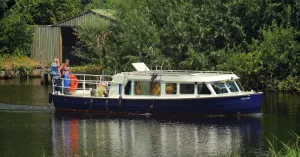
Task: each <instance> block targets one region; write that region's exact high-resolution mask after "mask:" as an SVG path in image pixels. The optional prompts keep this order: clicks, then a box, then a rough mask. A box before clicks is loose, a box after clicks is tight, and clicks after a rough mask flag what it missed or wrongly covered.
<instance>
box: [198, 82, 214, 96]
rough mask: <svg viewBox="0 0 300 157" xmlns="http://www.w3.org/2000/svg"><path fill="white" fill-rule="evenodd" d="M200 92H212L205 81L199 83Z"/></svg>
mask: <svg viewBox="0 0 300 157" xmlns="http://www.w3.org/2000/svg"><path fill="white" fill-rule="evenodd" d="M198 94H211V92H210V90H209V89H208V87H207V86H206V84H205V83H201V84H198Z"/></svg>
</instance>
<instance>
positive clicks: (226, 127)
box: [0, 79, 300, 157]
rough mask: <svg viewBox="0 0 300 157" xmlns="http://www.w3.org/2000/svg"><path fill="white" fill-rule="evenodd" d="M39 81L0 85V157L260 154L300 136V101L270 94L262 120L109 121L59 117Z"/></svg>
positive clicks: (129, 118)
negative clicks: (270, 143) (279, 141)
mask: <svg viewBox="0 0 300 157" xmlns="http://www.w3.org/2000/svg"><path fill="white" fill-rule="evenodd" d="M49 91H51V86H41V85H40V80H39V79H31V80H6V81H5V80H0V156H1V157H7V156H16V157H21V156H30V157H35V156H37V157H40V156H65V157H68V156H95V157H96V156H128V157H131V156H136V157H141V156H166V157H174V156H226V155H230V154H239V155H240V156H263V155H266V154H267V153H268V146H269V145H268V142H267V139H269V140H270V141H271V142H272V143H274V146H275V147H276V148H279V147H280V146H279V143H278V142H277V141H276V140H275V138H274V137H276V138H277V139H279V140H281V141H283V142H288V141H294V140H295V137H294V136H293V135H292V133H296V134H299V135H300V123H299V122H298V121H297V120H299V119H300V95H299V94H291V93H289V94H288V93H272V92H269V93H265V98H264V102H263V106H262V111H261V112H262V113H263V114H261V115H254V116H247V117H197V118H195V117H176V116H168V117H153V116H149V115H148V116H146V115H145V116H108V115H97V114H87V113H86V114H75V113H66V112H55V111H54V108H53V105H52V104H48V92H49Z"/></svg>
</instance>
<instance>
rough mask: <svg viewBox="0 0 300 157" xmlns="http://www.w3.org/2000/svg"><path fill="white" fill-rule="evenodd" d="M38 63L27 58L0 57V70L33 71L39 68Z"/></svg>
mask: <svg viewBox="0 0 300 157" xmlns="http://www.w3.org/2000/svg"><path fill="white" fill-rule="evenodd" d="M40 67H41V64H40V61H38V60H35V59H32V58H29V57H27V56H13V55H2V56H0V70H1V69H6V70H10V69H22V68H23V69H35V68H40Z"/></svg>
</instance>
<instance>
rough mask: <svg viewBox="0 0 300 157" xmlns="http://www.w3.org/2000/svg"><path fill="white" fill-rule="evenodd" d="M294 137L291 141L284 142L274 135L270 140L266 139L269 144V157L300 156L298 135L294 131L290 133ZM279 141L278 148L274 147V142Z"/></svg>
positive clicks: (299, 138)
mask: <svg viewBox="0 0 300 157" xmlns="http://www.w3.org/2000/svg"><path fill="white" fill-rule="evenodd" d="M290 134H291V135H292V136H294V137H295V138H296V139H295V141H293V142H291V141H290V142H288V143H284V142H283V141H281V140H279V139H278V138H277V137H276V136H273V140H272V142H271V141H270V140H269V139H267V141H268V144H269V152H268V153H269V154H268V155H267V156H271V157H300V147H299V144H300V136H299V135H297V134H295V133H294V132H292V133H290ZM275 142H276V143H279V146H280V148H279V149H276V148H275V145H274V143H275Z"/></svg>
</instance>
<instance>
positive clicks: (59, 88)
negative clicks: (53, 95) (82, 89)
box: [53, 78, 61, 92]
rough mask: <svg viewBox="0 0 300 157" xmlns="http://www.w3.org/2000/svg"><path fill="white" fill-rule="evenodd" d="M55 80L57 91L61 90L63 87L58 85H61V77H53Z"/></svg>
mask: <svg viewBox="0 0 300 157" xmlns="http://www.w3.org/2000/svg"><path fill="white" fill-rule="evenodd" d="M53 80H54V85H55V91H56V92H61V87H57V86H61V82H60V79H59V78H58V79H56V78H53Z"/></svg>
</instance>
